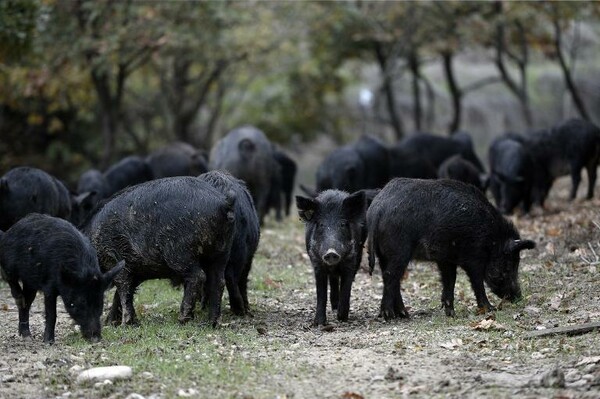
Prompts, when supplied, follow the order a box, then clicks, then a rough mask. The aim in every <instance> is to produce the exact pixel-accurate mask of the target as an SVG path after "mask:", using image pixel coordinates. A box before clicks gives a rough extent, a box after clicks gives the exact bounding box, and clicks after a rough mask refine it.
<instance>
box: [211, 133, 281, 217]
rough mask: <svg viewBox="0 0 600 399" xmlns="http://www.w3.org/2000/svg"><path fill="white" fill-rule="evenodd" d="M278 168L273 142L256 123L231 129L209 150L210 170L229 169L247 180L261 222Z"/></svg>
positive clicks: (239, 177) (238, 176)
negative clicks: (254, 125) (273, 176)
mask: <svg viewBox="0 0 600 399" xmlns="http://www.w3.org/2000/svg"><path fill="white" fill-rule="evenodd" d="M277 168H278V165H277V162H276V161H275V159H274V158H273V146H272V144H271V143H270V142H269V139H268V138H267V136H265V134H264V133H263V132H262V131H261V130H259V129H257V128H255V127H253V126H242V127H239V128H237V129H234V130H232V131H231V132H229V133H228V134H227V135H226V136H225V137H223V138H222V139H221V140H219V141H218V142H217V143H216V144H215V146H214V147H213V149H212V151H211V154H210V169H211V170H215V169H221V170H226V171H228V172H229V173H231V174H232V175H233V176H235V177H237V178H238V179H242V180H243V181H244V182H245V183H246V186H247V187H248V190H250V193H251V194H252V200H253V201H254V205H255V207H256V211H257V212H258V217H259V220H260V221H261V224H262V221H263V219H264V216H265V214H266V212H267V205H268V199H269V190H270V187H271V184H272V174H273V172H274V171H275V170H277Z"/></svg>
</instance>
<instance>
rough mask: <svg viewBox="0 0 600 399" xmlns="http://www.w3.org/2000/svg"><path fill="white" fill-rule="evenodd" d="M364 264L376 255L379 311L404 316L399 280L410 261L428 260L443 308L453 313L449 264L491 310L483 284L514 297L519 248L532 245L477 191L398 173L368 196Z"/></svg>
mask: <svg viewBox="0 0 600 399" xmlns="http://www.w3.org/2000/svg"><path fill="white" fill-rule="evenodd" d="M367 223H368V233H369V243H368V248H369V266H370V267H371V270H372V269H373V266H374V263H375V257H377V258H378V259H379V265H380V267H381V272H382V275H383V298H382V301H381V315H382V316H383V317H384V318H385V319H386V320H387V319H390V318H393V317H408V313H407V311H406V309H405V307H404V303H403V301H402V295H401V293H400V279H401V278H402V276H403V275H404V271H405V270H406V267H407V265H408V262H409V261H410V260H411V259H413V258H416V259H423V260H430V261H434V262H436V263H437V264H438V267H439V270H440V273H441V278H442V286H443V290H442V306H443V307H444V309H445V312H446V315H448V316H453V315H454V283H455V281H456V267H457V266H461V267H462V268H463V269H464V270H465V272H466V273H467V276H468V277H469V280H470V281H471V287H472V288H473V291H474V292H475V298H476V299H477V306H478V308H479V310H480V311H490V310H493V306H492V305H491V304H490V302H489V300H488V298H487V296H486V293H485V288H484V281H485V282H486V283H487V285H488V286H489V287H490V289H491V290H492V292H494V293H495V294H496V295H498V296H499V297H501V298H506V299H509V300H511V301H515V300H518V299H519V298H520V297H521V289H520V287H519V281H518V271H519V260H520V258H519V253H520V251H521V250H523V249H531V248H533V247H534V246H535V243H534V242H533V241H530V240H521V239H520V237H519V233H518V232H517V230H516V229H515V227H514V226H513V225H512V224H511V223H510V222H509V221H508V220H506V219H504V218H503V217H502V215H501V214H500V213H499V212H498V211H497V210H496V208H494V207H493V206H492V205H491V204H490V203H489V201H488V200H487V198H486V197H485V196H484V195H483V193H482V192H481V191H480V190H477V189H476V188H475V187H473V186H471V185H468V184H465V183H462V182H459V181H455V180H446V179H442V180H420V179H404V178H397V179H394V180H392V181H390V182H389V183H388V184H387V185H386V186H385V187H384V188H383V190H381V192H380V193H379V194H378V195H377V196H376V197H375V199H374V200H373V202H372V203H371V206H370V207H369V210H368V212H367Z"/></svg>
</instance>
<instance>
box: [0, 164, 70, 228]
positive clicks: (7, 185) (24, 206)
mask: <svg viewBox="0 0 600 399" xmlns="http://www.w3.org/2000/svg"><path fill="white" fill-rule="evenodd" d="M65 191H66V188H65V187H64V185H63V184H62V183H61V182H60V181H58V180H57V179H55V178H54V177H52V176H50V175H49V174H48V173H46V172H44V171H43V170H40V169H36V168H30V167H25V166H21V167H17V168H14V169H11V170H9V171H8V172H7V173H6V174H5V175H4V176H2V178H0V230H7V229H8V228H10V226H12V225H13V224H15V223H16V222H17V221H18V220H19V219H21V218H23V217H25V216H26V215H28V214H30V213H45V214H48V215H52V216H60V217H64V218H69V215H70V213H71V207H70V200H69V196H68V192H67V193H66V194H67V195H66V197H65Z"/></svg>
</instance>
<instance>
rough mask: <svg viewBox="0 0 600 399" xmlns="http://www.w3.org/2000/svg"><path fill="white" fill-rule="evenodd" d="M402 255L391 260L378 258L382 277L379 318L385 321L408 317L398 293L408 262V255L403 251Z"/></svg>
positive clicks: (400, 295)
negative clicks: (381, 317)
mask: <svg viewBox="0 0 600 399" xmlns="http://www.w3.org/2000/svg"><path fill="white" fill-rule="evenodd" d="M400 251H401V252H402V253H400V254H399V256H396V257H394V258H392V259H387V258H385V257H383V256H382V257H380V258H379V264H380V266H381V273H382V276H383V297H382V298H381V316H383V318H384V319H385V320H390V319H392V318H394V317H402V318H406V317H408V312H407V311H406V308H405V307H404V302H403V301H402V294H401V293H400V279H401V278H402V276H403V275H404V272H405V271H406V268H407V266H408V262H409V261H410V253H408V252H406V251H405V250H404V249H401V250H400Z"/></svg>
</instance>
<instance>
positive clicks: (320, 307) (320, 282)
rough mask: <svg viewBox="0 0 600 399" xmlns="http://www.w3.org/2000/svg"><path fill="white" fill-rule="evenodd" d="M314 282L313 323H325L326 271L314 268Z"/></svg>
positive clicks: (317, 324)
mask: <svg viewBox="0 0 600 399" xmlns="http://www.w3.org/2000/svg"><path fill="white" fill-rule="evenodd" d="M315 283H316V284H317V314H316V315H315V320H314V322H313V325H315V326H320V325H325V324H326V323H327V314H326V312H327V273H325V272H323V271H321V270H319V271H317V270H315Z"/></svg>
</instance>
